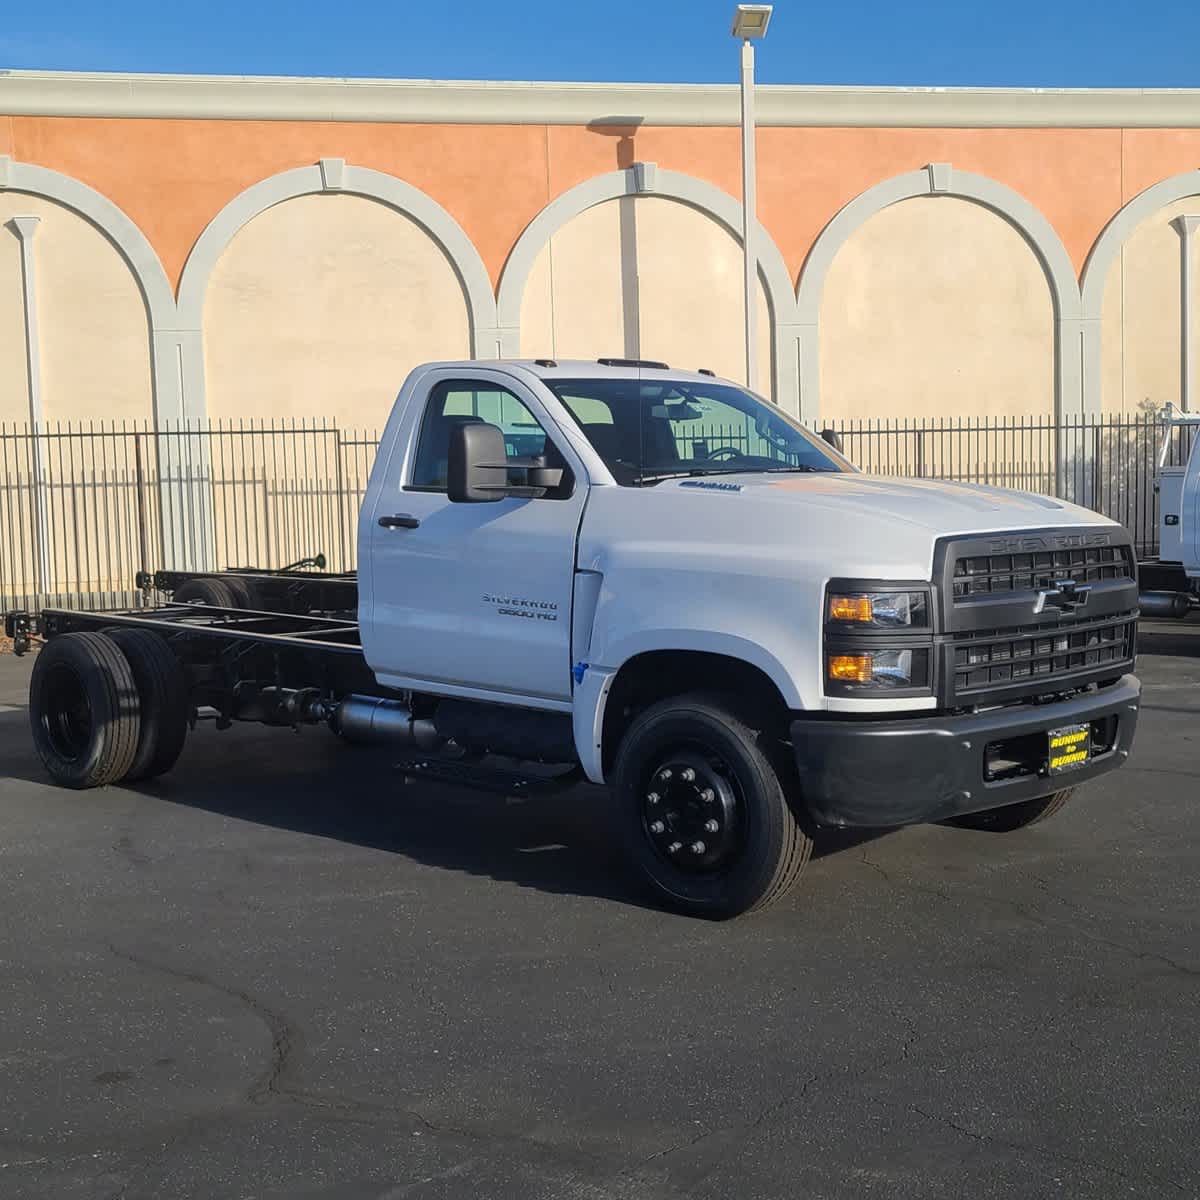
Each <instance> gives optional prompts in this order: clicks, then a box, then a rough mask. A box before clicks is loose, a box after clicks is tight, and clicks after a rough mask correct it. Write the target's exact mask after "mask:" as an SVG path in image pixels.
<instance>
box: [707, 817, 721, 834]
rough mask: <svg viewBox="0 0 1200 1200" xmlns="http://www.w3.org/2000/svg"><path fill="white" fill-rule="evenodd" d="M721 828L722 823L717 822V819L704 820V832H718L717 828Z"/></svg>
mask: <svg viewBox="0 0 1200 1200" xmlns="http://www.w3.org/2000/svg"><path fill="white" fill-rule="evenodd" d="M720 828H721V827H720V825H718V824H717V823H716V821H714V820H711V819H709V820H707V821H705V822H704V832H705V833H716V832H717V830H718V829H720Z"/></svg>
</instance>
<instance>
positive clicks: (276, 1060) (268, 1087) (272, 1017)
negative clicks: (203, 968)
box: [108, 942, 299, 1104]
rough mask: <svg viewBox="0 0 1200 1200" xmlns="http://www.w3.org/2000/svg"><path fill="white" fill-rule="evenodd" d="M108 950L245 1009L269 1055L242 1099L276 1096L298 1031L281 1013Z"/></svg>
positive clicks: (205, 979)
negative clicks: (258, 1025) (259, 1027)
mask: <svg viewBox="0 0 1200 1200" xmlns="http://www.w3.org/2000/svg"><path fill="white" fill-rule="evenodd" d="M108 949H109V952H110V953H112V954H113V955H114V956H115V957H117V958H120V959H124V960H125V961H126V962H129V963H132V964H133V965H134V966H136V967H140V968H142V970H145V971H154V972H157V973H158V974H160V975H166V976H167V977H168V978H170V979H177V980H180V981H182V982H184V983H192V984H195V985H196V986H198V987H207V988H211V989H212V990H213V991H215V992H219V993H221V995H223V996H227V997H229V998H230V999H231V1000H236V1001H238V1002H239V1003H240V1004H242V1005H244V1006H245V1007H246V1008H247V1009H249V1011H250V1012H251V1013H252V1014H253V1015H254V1016H255V1017H257V1018H258V1019H259V1020H260V1021H261V1022H262V1023H263V1024H264V1025H265V1026H266V1027H267V1031H268V1032H269V1033H270V1035H271V1052H270V1060H269V1062H268V1064H267V1067H266V1070H264V1071H262V1072H261V1073H260V1074H259V1075H258V1077H257V1078H256V1079H255V1080H254V1081H253V1082H252V1083H251V1085H250V1087H249V1088H248V1089H247V1090H246V1095H245V1099H246V1101H247V1102H248V1103H250V1104H261V1103H263V1102H264V1101H266V1100H267V1099H269V1098H270V1097H272V1096H277V1095H279V1094H280V1090H279V1080H280V1078H281V1076H282V1075H283V1073H284V1071H285V1070H286V1069H287V1067H288V1064H289V1062H290V1060H291V1057H292V1055H293V1054H294V1053H295V1052H296V1051H297V1049H298V1048H299V1031H298V1030H297V1028H296V1027H295V1026H294V1025H292V1023H291V1022H290V1021H288V1020H287V1019H286V1018H285V1017H284V1016H283V1015H282V1014H280V1013H278V1012H276V1011H275V1010H274V1009H273V1008H268V1007H267V1005H265V1004H263V1003H262V1002H261V1001H260V1000H258V999H256V998H255V997H254V996H253V995H252V994H251V993H250V992H248V991H245V990H244V989H243V988H238V987H234V986H232V985H231V984H225V983H221V982H219V981H218V980H215V979H213V978H211V977H210V976H208V975H205V974H203V973H202V972H200V971H188V970H185V969H183V968H182V967H173V966H170V965H169V964H167V963H161V962H156V961H154V960H153V959H150V958H146V957H144V956H142V955H139V954H134V953H132V952H131V951H128V950H122V949H121V948H120V947H119V946H116V945H114V944H113V943H112V942H109V943H108Z"/></svg>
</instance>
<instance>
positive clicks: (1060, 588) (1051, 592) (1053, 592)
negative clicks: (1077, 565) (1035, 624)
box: [1033, 579, 1092, 617]
mask: <svg viewBox="0 0 1200 1200" xmlns="http://www.w3.org/2000/svg"><path fill="white" fill-rule="evenodd" d="M1047 582H1048V583H1049V580H1047ZM1091 591H1092V589H1091V588H1090V587H1080V586H1079V584H1077V583H1076V582H1075V580H1073V579H1056V580H1054V582H1053V583H1051V584H1050V586H1049V587H1045V588H1043V589H1042V590H1041V591H1040V592H1038V594H1037V599H1036V600H1035V601H1034V602H1033V615H1034V616H1035V617H1036V616H1037V615H1038V614H1039V613H1043V612H1045V611H1046V609H1047V608H1057V609H1059V610H1060V611H1062V612H1074V611H1075V610H1076V609H1077V608H1083V607H1084V605H1086V604H1087V602H1088V596H1089V595H1090V594H1091Z"/></svg>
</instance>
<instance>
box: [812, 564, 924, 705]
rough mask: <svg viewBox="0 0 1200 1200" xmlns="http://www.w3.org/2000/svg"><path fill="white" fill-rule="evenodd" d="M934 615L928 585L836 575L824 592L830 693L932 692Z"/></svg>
mask: <svg viewBox="0 0 1200 1200" xmlns="http://www.w3.org/2000/svg"><path fill="white" fill-rule="evenodd" d="M933 616H934V614H933V600H932V592H931V589H930V587H929V585H928V584H926V583H923V582H917V581H916V580H913V581H911V582H910V581H908V580H905V581H904V582H903V583H899V582H896V583H892V582H890V581H888V580H879V579H831V580H830V581H829V585H828V588H827V589H826V593H825V630H824V634H825V636H824V658H823V662H824V668H825V680H824V684H825V694H826V695H827V696H856V697H862V698H864V699H865V698H867V697H870V696H885V695H892V696H896V697H899V696H919V695H931V694H932V690H933V676H934V638H933V627H934V619H933Z"/></svg>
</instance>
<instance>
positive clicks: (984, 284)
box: [820, 196, 1054, 420]
mask: <svg viewBox="0 0 1200 1200" xmlns="http://www.w3.org/2000/svg"><path fill="white" fill-rule="evenodd" d="M820 355H821V358H820V367H821V416H822V419H830V420H840V419H844V418H847V417H906V416H907V417H950V416H963V417H983V416H987V417H1000V416H1005V415H1027V414H1029V415H1036V414H1049V413H1052V412H1053V411H1054V308H1053V301H1052V300H1051V295H1050V288H1049V285H1048V283H1047V282H1046V277H1045V274H1044V272H1043V270H1042V268H1041V265H1040V264H1039V262H1038V260H1037V258H1036V257H1035V256H1034V254H1033V252H1032V250H1031V249H1030V248H1029V246H1028V245H1027V244H1026V242H1025V240H1024V239H1023V238H1022V237H1021V235H1020V234H1019V233H1017V231H1016V230H1015V229H1013V228H1012V226H1010V225H1009V224H1008V223H1007V222H1005V221H1004V220H1003V219H1002V218H1000V217H998V216H996V215H995V214H994V213H992V212H990V211H989V210H987V209H985V208H983V207H982V206H980V205H977V204H973V203H971V202H970V201H966V200H959V199H955V198H952V197H945V196H940V197H933V198H920V199H913V200H906V201H903V202H901V203H899V204H895V205H892V206H891V207H890V208H886V209H884V210H883V211H882V212H879V213H876V214H875V215H874V216H873V217H871V218H870V219H869V220H867V221H866V222H864V224H863V225H862V226H861V227H860V228H859V229H858V230H857V231H856V232H855V233H854V234H852V235H851V237H850V239H849V240H848V241H847V242H846V244H845V245H844V246H843V247H842V248H841V250H839V251H838V255H837V257H836V259H835V260H834V262H833V265H832V266H831V268H830V270H829V274H828V277H827V279H826V283H825V291H824V294H823V296H822V298H821V313H820Z"/></svg>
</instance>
